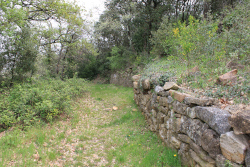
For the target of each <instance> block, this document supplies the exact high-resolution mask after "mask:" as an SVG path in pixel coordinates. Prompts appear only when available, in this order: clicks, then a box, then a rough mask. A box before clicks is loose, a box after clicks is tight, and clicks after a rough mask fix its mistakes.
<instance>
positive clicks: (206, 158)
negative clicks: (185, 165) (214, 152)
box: [189, 141, 215, 164]
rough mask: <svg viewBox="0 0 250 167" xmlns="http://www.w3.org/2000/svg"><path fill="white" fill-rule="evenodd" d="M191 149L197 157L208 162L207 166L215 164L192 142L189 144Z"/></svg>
mask: <svg viewBox="0 0 250 167" xmlns="http://www.w3.org/2000/svg"><path fill="white" fill-rule="evenodd" d="M189 145H190V147H191V149H192V150H193V151H194V152H195V153H197V155H198V156H199V157H200V158H201V159H202V160H204V161H206V162H208V163H209V164H215V161H214V160H213V159H212V158H211V157H210V156H208V155H207V153H206V152H205V151H204V150H203V149H202V148H201V147H200V146H198V145H197V144H195V143H194V142H193V141H191V143H190V144H189Z"/></svg>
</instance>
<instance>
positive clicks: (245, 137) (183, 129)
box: [132, 75, 250, 167]
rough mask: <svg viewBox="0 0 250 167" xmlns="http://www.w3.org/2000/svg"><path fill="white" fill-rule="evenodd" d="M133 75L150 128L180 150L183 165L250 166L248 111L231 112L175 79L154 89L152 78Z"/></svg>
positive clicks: (137, 94)
mask: <svg viewBox="0 0 250 167" xmlns="http://www.w3.org/2000/svg"><path fill="white" fill-rule="evenodd" d="M132 79H133V87H134V100H135V102H136V104H137V105H139V107H140V110H141V112H142V114H143V115H144V116H145V119H146V120H147V122H148V125H149V128H150V130H152V131H154V132H156V133H158V135H159V137H160V138H161V140H162V141H163V142H164V143H165V144H166V146H167V147H170V148H172V149H176V150H177V151H178V154H179V155H180V157H181V161H182V164H183V165H184V166H192V167H193V166H195V167H199V166H201V167H215V166H217V167H226V166H227V167H228V166H233V167H239V166H246V167H250V149H249V146H250V144H249V143H250V136H249V130H250V126H249V120H250V119H249V111H244V112H242V113H236V114H233V115H232V114H231V113H229V112H228V111H226V110H222V109H219V108H216V107H214V106H213V104H214V102H215V100H214V99H212V98H195V97H192V96H190V95H188V94H185V93H181V92H180V91H178V90H177V89H178V88H176V86H177V85H176V84H174V83H166V84H165V86H164V87H160V86H156V87H155V88H154V89H153V88H152V86H151V83H150V80H149V79H145V80H143V81H140V82H139V80H140V76H139V75H136V76H133V77H132ZM169 85H170V86H169ZM171 85H172V87H171ZM177 87H178V86H177ZM172 88H173V89H175V90H173V89H172Z"/></svg>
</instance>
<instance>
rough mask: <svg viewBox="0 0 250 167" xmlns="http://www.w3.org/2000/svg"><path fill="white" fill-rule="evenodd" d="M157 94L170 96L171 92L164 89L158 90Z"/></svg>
mask: <svg viewBox="0 0 250 167" xmlns="http://www.w3.org/2000/svg"><path fill="white" fill-rule="evenodd" d="M157 95H159V96H162V97H168V96H169V92H168V91H165V90H163V91H160V92H158V93H157Z"/></svg>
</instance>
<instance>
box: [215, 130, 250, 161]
mask: <svg viewBox="0 0 250 167" xmlns="http://www.w3.org/2000/svg"><path fill="white" fill-rule="evenodd" d="M248 140H249V138H248V137H247V136H245V135H236V134H234V132H233V131H231V132H227V133H225V134H222V135H221V137H220V148H221V151H222V154H223V155H224V156H225V157H226V158H227V159H229V160H230V161H233V162H235V163H238V164H243V163H244V161H245V157H246V153H247V149H248V148H249V143H248Z"/></svg>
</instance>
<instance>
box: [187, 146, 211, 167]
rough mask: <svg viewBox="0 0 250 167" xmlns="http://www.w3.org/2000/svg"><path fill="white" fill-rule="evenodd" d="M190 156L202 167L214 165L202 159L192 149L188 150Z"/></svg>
mask: <svg viewBox="0 0 250 167" xmlns="http://www.w3.org/2000/svg"><path fill="white" fill-rule="evenodd" d="M189 153H190V155H191V157H192V158H193V159H194V160H195V162H197V164H199V165H200V166H204V167H215V164H210V163H208V162H206V161H204V160H202V159H201V158H200V157H199V156H198V155H197V154H196V153H195V152H194V151H193V150H192V149H190V150H189Z"/></svg>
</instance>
